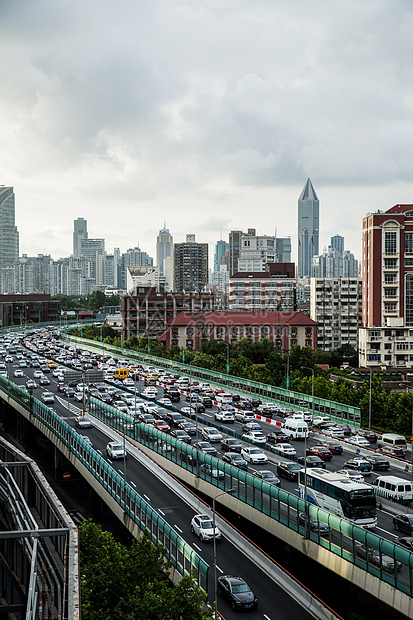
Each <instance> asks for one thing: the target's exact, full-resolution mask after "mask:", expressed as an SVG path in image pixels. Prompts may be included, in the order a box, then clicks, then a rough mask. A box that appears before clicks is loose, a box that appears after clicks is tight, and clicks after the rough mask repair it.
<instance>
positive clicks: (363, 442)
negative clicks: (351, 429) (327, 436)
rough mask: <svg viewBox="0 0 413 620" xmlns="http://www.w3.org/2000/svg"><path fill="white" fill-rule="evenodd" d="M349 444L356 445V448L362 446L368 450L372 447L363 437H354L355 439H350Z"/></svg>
mask: <svg viewBox="0 0 413 620" xmlns="http://www.w3.org/2000/svg"><path fill="white" fill-rule="evenodd" d="M349 442H350V443H354V444H356V446H361V447H362V448H368V447H369V446H370V442H369V441H368V440H367V439H366V438H365V437H362V436H361V435H354V437H351V439H349Z"/></svg>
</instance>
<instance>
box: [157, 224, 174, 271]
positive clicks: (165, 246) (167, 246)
mask: <svg viewBox="0 0 413 620" xmlns="http://www.w3.org/2000/svg"><path fill="white" fill-rule="evenodd" d="M173 251H174V240H173V237H172V235H171V233H170V232H169V230H168V229H167V228H165V224H164V227H163V228H161V230H160V231H159V234H158V237H157V239H156V264H157V266H158V268H159V273H160V275H161V276H164V275H165V270H164V260H165V258H169V257H170V256H173Z"/></svg>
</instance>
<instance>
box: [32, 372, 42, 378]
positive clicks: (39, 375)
mask: <svg viewBox="0 0 413 620" xmlns="http://www.w3.org/2000/svg"><path fill="white" fill-rule="evenodd" d="M40 377H43V371H42V370H35V371H34V373H33V379H40Z"/></svg>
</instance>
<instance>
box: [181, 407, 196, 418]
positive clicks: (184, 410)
mask: <svg viewBox="0 0 413 620" xmlns="http://www.w3.org/2000/svg"><path fill="white" fill-rule="evenodd" d="M181 411H182V413H184V414H185V415H189V416H192V415H195V414H196V410H195V407H194V406H191V407H182V408H181Z"/></svg>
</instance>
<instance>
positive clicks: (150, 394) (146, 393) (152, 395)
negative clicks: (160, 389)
mask: <svg viewBox="0 0 413 620" xmlns="http://www.w3.org/2000/svg"><path fill="white" fill-rule="evenodd" d="M156 394H157V391H155V392H152V391H149V390H145V391H144V392H142V396H145V398H150V399H153V400H155V398H156Z"/></svg>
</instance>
